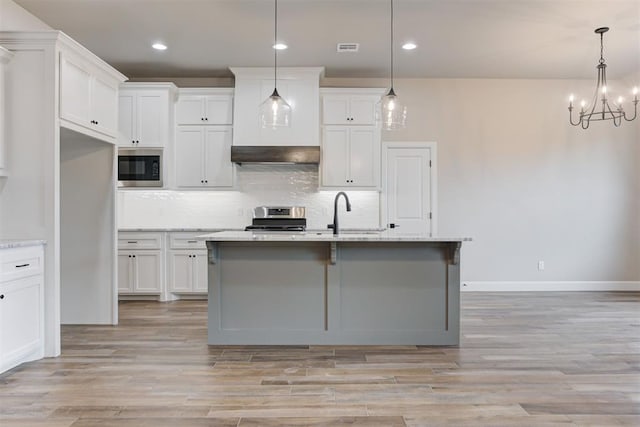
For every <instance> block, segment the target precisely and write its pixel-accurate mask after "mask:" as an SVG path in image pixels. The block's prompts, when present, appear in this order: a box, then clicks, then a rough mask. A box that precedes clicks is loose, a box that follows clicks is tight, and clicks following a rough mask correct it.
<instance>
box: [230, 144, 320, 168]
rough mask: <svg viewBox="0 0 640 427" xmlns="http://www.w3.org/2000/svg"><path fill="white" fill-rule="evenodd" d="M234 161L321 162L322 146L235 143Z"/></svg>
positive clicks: (233, 149)
mask: <svg viewBox="0 0 640 427" xmlns="http://www.w3.org/2000/svg"><path fill="white" fill-rule="evenodd" d="M231 161H232V162H234V163H238V164H242V163H271V164H312V165H317V164H319V163H320V147H318V146H309V145H285V146H281V145H233V146H231Z"/></svg>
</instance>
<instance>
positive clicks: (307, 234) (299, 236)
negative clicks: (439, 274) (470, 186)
mask: <svg viewBox="0 0 640 427" xmlns="http://www.w3.org/2000/svg"><path fill="white" fill-rule="evenodd" d="M198 238H199V239H202V240H210V241H214V242H249V241H270V242H290V241H299V242H350V241H359V242H468V241H471V238H470V237H444V236H436V237H432V236H429V235H426V234H417V233H416V234H404V233H399V232H397V231H395V230H386V231H363V230H351V231H345V232H342V233H340V234H338V235H335V236H334V235H333V234H332V233H331V231H322V232H314V231H304V232H264V231H221V232H217V233H210V234H204V235H202V236H198Z"/></svg>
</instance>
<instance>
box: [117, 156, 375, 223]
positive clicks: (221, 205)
mask: <svg viewBox="0 0 640 427" xmlns="http://www.w3.org/2000/svg"><path fill="white" fill-rule="evenodd" d="M235 182H236V185H235V188H234V189H233V191H226V190H225V191H201V190H193V191H189V190H180V191H177V190H121V191H119V192H118V215H117V218H118V227H119V228H236V229H237V228H244V227H245V226H246V225H247V224H249V223H250V222H251V216H252V212H253V208H254V207H256V206H263V205H269V206H272V205H284V206H288V205H295V206H305V207H306V208H307V223H308V225H307V227H308V228H310V229H325V228H326V227H327V224H329V223H330V222H331V221H332V220H333V200H334V197H335V195H336V193H337V192H338V190H335V191H318V167H317V166H312V165H242V166H238V167H236V180H235ZM346 193H347V194H348V196H349V199H350V201H351V207H352V211H351V212H346V209H345V203H344V200H340V202H339V207H338V209H339V211H340V224H341V226H342V227H345V228H378V227H380V193H379V192H377V191H348V190H347V191H346Z"/></svg>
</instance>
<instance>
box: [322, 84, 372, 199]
mask: <svg viewBox="0 0 640 427" xmlns="http://www.w3.org/2000/svg"><path fill="white" fill-rule="evenodd" d="M383 93H384V90H383V89H337V88H336V89H322V90H321V95H322V111H323V114H322V145H321V148H322V157H321V161H320V177H321V188H327V189H332V190H333V189H347V188H348V189H360V190H379V189H380V150H381V144H380V140H381V136H380V128H379V127H378V126H376V125H375V120H376V108H377V103H378V101H379V99H380V96H381V95H382V94H383Z"/></svg>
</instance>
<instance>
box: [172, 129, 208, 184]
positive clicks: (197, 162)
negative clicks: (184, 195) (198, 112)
mask: <svg viewBox="0 0 640 427" xmlns="http://www.w3.org/2000/svg"><path fill="white" fill-rule="evenodd" d="M203 144H204V127H203V126H198V127H179V128H178V130H177V131H176V152H175V157H176V182H177V185H178V187H202V186H203V185H204V182H203V181H204V178H203V171H202V169H203V163H204V161H203V159H202V154H203V153H202V150H203V148H202V145H203Z"/></svg>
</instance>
